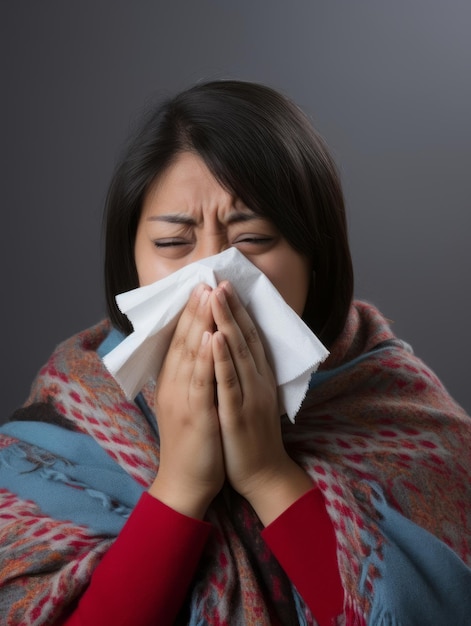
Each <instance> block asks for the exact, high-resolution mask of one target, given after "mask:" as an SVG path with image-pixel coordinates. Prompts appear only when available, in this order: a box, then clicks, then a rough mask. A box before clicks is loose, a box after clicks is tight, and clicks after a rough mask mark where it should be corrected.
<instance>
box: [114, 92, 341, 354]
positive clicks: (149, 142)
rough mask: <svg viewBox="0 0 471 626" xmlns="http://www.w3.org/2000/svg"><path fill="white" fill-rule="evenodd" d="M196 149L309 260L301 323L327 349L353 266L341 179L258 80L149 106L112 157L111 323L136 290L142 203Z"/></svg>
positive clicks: (321, 148)
mask: <svg viewBox="0 0 471 626" xmlns="http://www.w3.org/2000/svg"><path fill="white" fill-rule="evenodd" d="M187 151H188V152H193V153H195V154H197V155H199V156H200V157H201V158H202V159H203V161H204V162H205V164H206V166H207V167H208V169H209V170H210V171H211V173H212V174H213V175H214V177H215V178H216V179H217V180H218V182H219V183H220V184H221V185H222V186H224V187H225V188H226V189H227V190H228V191H230V192H232V193H233V194H234V195H235V196H236V197H238V198H240V199H241V201H242V202H243V203H244V204H245V205H246V206H247V207H248V208H250V209H251V210H252V211H254V212H255V213H258V214H260V215H263V216H264V217H266V218H268V219H269V220H271V221H272V222H273V224H274V225H275V226H276V227H277V228H278V230H279V231H280V232H281V234H282V235H283V236H284V237H285V238H286V239H287V241H288V242H289V243H290V244H291V246H292V247H293V248H294V249H296V250H297V251H299V252H300V253H301V254H303V255H305V256H306V257H307V258H308V259H310V261H311V265H312V269H313V278H312V281H311V285H310V288H309V293H308V298H307V303H306V307H305V310H304V313H303V319H304V321H305V322H306V323H307V324H308V326H310V328H311V329H312V330H313V331H314V332H315V333H316V334H317V335H318V337H319V338H320V339H321V340H322V341H323V342H324V343H325V344H326V345H327V346H329V345H331V344H332V342H333V341H334V340H335V338H336V337H337V336H338V335H339V334H340V332H341V331H342V329H343V327H344V324H345V320H346V317H347V314H348V310H349V307H350V303H351V300H352V295H353V270H352V261H351V255H350V249H349V244H348V236H347V224H346V216H345V205H344V199H343V193H342V188H341V184H340V178H339V175H338V172H337V168H336V166H335V163H334V161H333V159H332V158H331V156H330V154H329V151H328V149H327V147H326V145H325V143H324V141H323V139H322V138H321V137H320V135H319V134H318V133H317V132H316V130H315V129H314V128H313V127H312V125H311V123H310V122H309V120H308V118H307V117H306V115H305V114H304V113H303V112H302V111H301V110H300V109H299V108H298V107H297V106H296V105H295V104H294V103H293V102H292V101H291V100H289V99H288V98H286V97H285V96H284V95H282V94H281V93H279V92H278V91H276V90H274V89H272V88H270V87H267V86H264V85H260V84H257V83H252V82H244V81H234V80H219V81H212V82H206V83H202V84H197V85H195V86H193V87H191V88H190V89H187V90H185V91H183V92H181V93H180V94H178V95H176V96H175V97H173V98H171V99H169V100H166V101H164V102H163V103H161V104H159V105H158V106H157V107H156V108H154V109H153V110H151V111H150V112H149V114H148V115H147V116H146V118H145V119H144V121H143V123H142V125H141V127H140V128H139V130H138V131H137V133H136V134H135V136H134V137H133V138H131V141H130V143H129V145H128V147H127V149H126V151H125V152H124V155H123V157H122V159H121V161H120V162H119V163H118V165H117V168H116V170H115V173H114V176H113V178H112V181H111V185H110V188H109V192H108V196H107V202H106V209H105V229H106V234H105V236H106V241H105V288H106V298H107V307H108V314H109V317H110V319H111V321H112V323H113V325H114V326H116V327H117V328H119V329H120V330H122V331H123V332H125V333H126V334H128V333H129V332H130V331H131V326H130V323H129V321H128V320H127V318H126V317H125V316H124V315H123V314H122V313H121V312H120V311H119V309H118V307H117V305H116V301H115V296H116V295H117V294H118V293H121V292H123V291H128V290H130V289H134V288H135V287H138V286H139V280H138V275H137V270H136V265H135V261H134V243H135V237H136V231H137V226H138V222H139V218H140V214H141V210H142V205H143V200H144V197H145V194H146V192H147V190H148V189H149V186H150V185H151V183H152V182H153V181H154V180H156V179H157V178H158V177H159V176H160V175H161V174H162V173H163V172H164V171H165V170H166V169H167V168H168V167H169V166H170V165H171V164H172V163H173V162H174V161H175V159H176V158H177V156H178V155H179V154H181V153H182V152H187Z"/></svg>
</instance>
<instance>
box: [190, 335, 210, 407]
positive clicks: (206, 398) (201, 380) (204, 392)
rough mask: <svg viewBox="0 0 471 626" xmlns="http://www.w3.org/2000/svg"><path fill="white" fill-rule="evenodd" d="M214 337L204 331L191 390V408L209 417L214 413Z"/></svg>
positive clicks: (192, 377)
mask: <svg viewBox="0 0 471 626" xmlns="http://www.w3.org/2000/svg"><path fill="white" fill-rule="evenodd" d="M211 343H212V336H211V333H210V332H209V331H207V330H206V331H204V332H203V335H202V337H201V342H200V346H199V350H198V355H197V358H196V360H195V364H194V368H193V372H192V376H191V381H190V390H189V401H190V406H191V408H192V409H193V410H194V411H196V412H203V413H206V415H209V414H210V413H211V412H213V411H214V408H215V400H214V377H215V373H214V359H213V349H212V345H211Z"/></svg>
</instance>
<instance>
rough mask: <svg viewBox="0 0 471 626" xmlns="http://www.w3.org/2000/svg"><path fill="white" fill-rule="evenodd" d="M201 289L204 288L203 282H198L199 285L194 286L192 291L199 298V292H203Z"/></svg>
mask: <svg viewBox="0 0 471 626" xmlns="http://www.w3.org/2000/svg"><path fill="white" fill-rule="evenodd" d="M203 289H204V285H203V283H200V284H199V285H197V286H196V287H195V290H194V291H193V293H194V295H195V298H199V297H200V296H201V294H202V293H203Z"/></svg>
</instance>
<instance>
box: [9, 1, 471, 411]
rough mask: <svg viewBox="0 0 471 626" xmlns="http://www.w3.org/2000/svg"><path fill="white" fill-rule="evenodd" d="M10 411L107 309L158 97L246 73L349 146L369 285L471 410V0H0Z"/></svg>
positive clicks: (354, 218) (333, 140)
mask: <svg viewBox="0 0 471 626" xmlns="http://www.w3.org/2000/svg"><path fill="white" fill-rule="evenodd" d="M0 11H1V16H0V23H1V31H2V32H1V33H0V42H1V43H0V45H1V48H2V49H1V51H0V52H1V55H0V57H1V59H2V65H3V72H2V73H3V78H2V84H3V87H2V98H1V106H2V116H1V119H2V123H3V128H2V151H1V153H2V170H1V171H2V194H1V198H2V203H3V206H2V212H1V216H2V217H1V226H0V233H1V279H2V282H1V299H2V300H1V310H2V320H3V324H2V330H3V337H2V341H1V345H2V359H1V363H2V373H1V380H2V399H1V412H0V420H1V419H4V418H6V417H7V416H8V414H9V413H10V412H11V411H12V410H13V409H14V408H15V407H16V406H17V405H18V404H20V403H21V402H22V401H23V400H24V398H25V396H26V395H27V393H28V390H29V386H30V383H31V381H32V378H33V376H34V375H35V373H36V372H37V370H38V369H39V367H40V366H41V365H42V364H43V362H44V361H45V360H46V358H47V357H48V355H49V353H50V352H51V350H52V348H53V347H54V346H55V345H56V344H57V343H58V342H59V341H61V340H62V339H65V338H66V337H68V336H70V335H71V334H72V333H74V332H76V331H78V330H81V329H82V328H84V327H86V326H89V325H91V324H93V323H95V322H97V321H98V320H100V319H101V318H102V317H103V315H104V298H103V295H102V270H101V263H102V248H101V211H102V206H103V201H104V197H105V194H106V189H107V185H108V182H109V178H110V175H111V172H112V169H113V166H114V163H115V161H116V158H117V155H118V153H119V151H120V149H121V147H122V145H123V142H124V141H125V139H126V137H127V136H128V133H129V131H130V130H131V129H132V128H133V127H134V125H135V123H136V120H137V119H138V118H139V116H140V114H141V113H142V111H143V110H144V109H145V108H146V106H147V105H148V104H149V102H151V101H153V100H154V99H155V98H160V97H162V96H167V95H170V94H173V93H174V92H175V91H177V90H180V89H182V88H184V87H187V86H189V85H190V84H192V83H194V82H195V81H199V80H202V79H212V78H241V79H247V80H255V81H260V82H264V83H267V84H269V85H271V86H273V87H275V88H278V89H280V90H282V91H284V92H285V93H287V94H288V95H289V96H291V97H292V98H293V99H294V100H295V101H296V102H297V103H298V104H299V105H300V106H301V107H302V108H304V110H305V111H306V112H307V113H308V114H309V115H310V116H311V118H312V120H313V122H314V124H315V125H316V126H317V128H318V129H319V130H320V131H321V133H322V134H323V135H324V137H325V138H326V139H327V142H328V143H329V145H330V146H331V149H332V152H333V154H334V156H335V158H336V161H337V163H338V165H339V167H340V170H341V173H342V179H343V183H344V188H345V195H346V199H347V206H348V215H349V224H350V233H351V242H352V249H353V255H354V263H355V268H356V281H357V282H356V295H357V296H359V297H362V298H365V299H368V300H370V301H373V302H374V303H376V304H377V305H378V306H379V307H380V308H381V309H382V311H383V312H384V313H385V314H386V315H387V317H389V318H390V319H391V320H393V322H394V328H395V330H396V332H397V333H398V334H399V335H400V336H402V337H403V338H404V339H406V340H407V341H409V342H410V343H412V344H413V346H414V348H415V351H416V353H418V355H419V356H421V357H422V358H423V359H424V360H425V361H426V362H427V363H428V364H429V365H430V366H431V367H432V368H433V369H434V370H435V371H436V373H437V374H438V375H439V376H440V378H441V379H442V380H443V382H444V383H445V385H446V386H447V387H448V389H449V390H450V392H451V393H452V395H454V396H455V398H456V399H457V400H458V401H459V402H460V403H461V404H462V405H463V406H464V407H465V408H467V410H468V411H469V410H470V408H471V384H470V382H471V381H470V380H469V371H470V366H469V360H470V355H469V352H470V348H471V333H470V328H469V320H470V313H471V296H470V288H469V285H470V281H469V270H470V261H471V256H470V251H469V250H470V248H469V243H468V240H469V235H470V221H471V218H470V198H471V182H470V181H471V177H470V173H469V171H470V165H471V130H470V127H471V125H470V122H469V118H470V111H471V80H470V76H471V72H470V61H471V36H470V32H471V3H470V2H469V0H462V1H459V0H442V1H441V2H438V1H437V0H421V1H415V0H407V1H405V0H395V1H394V2H392V1H390V2H385V1H384V2H383V1H380V0H370V1H361V0H359V1H354V0H344V1H341V0H325V1H319V0H304V1H302V0H294V1H293V0H290V1H285V2H281V1H280V0H265V1H262V0H237V1H235V0H234V2H229V1H228V0H221V1H219V2H217V1H216V0H200V1H198V2H196V1H190V0H188V1H186V2H185V1H183V0H173V1H171V2H170V1H169V2H164V1H157V0H155V1H153V2H150V1H148V2H146V1H142V0H141V1H132V0H129V1H126V2H125V1H123V0H93V1H92V0H80V1H78V0H77V1H73V0H71V1H64V0H56V1H50V0H49V1H48V0H43V1H41V2H38V1H37V0H30V1H28V0H18V1H16V2H14V1H13V0H11V1H7V0H0Z"/></svg>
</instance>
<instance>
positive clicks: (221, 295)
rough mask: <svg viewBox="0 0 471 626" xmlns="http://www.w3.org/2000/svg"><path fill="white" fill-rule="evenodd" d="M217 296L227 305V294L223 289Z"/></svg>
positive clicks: (221, 288)
mask: <svg viewBox="0 0 471 626" xmlns="http://www.w3.org/2000/svg"><path fill="white" fill-rule="evenodd" d="M216 296H217V299H218V300H219V302H220V303H221V304H227V300H226V294H225V293H224V288H223V287H220V288H219V289H217V291H216Z"/></svg>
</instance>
